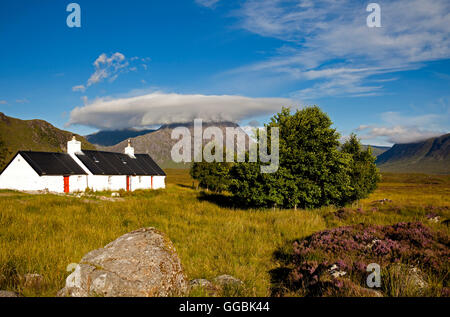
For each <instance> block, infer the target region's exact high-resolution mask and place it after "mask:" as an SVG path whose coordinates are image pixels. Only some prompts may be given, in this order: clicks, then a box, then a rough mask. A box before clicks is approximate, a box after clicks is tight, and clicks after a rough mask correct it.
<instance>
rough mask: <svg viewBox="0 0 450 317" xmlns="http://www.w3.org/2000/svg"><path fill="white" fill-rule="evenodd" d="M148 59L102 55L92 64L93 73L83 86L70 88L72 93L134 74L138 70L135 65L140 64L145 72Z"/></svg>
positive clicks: (115, 54) (122, 55) (117, 53)
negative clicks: (124, 74) (125, 74)
mask: <svg viewBox="0 0 450 317" xmlns="http://www.w3.org/2000/svg"><path fill="white" fill-rule="evenodd" d="M149 61H150V58H149V57H142V58H141V57H137V56H134V57H131V58H129V59H127V58H126V57H125V55H124V54H122V53H120V52H116V53H114V54H111V56H108V55H107V54H105V53H103V54H100V56H98V57H97V59H96V60H95V61H94V63H93V64H92V65H93V66H94V68H95V71H94V73H93V74H92V75H91V76H90V77H89V79H88V80H87V83H86V84H85V85H77V86H74V87H72V90H73V91H81V92H84V91H85V90H86V89H87V88H88V87H90V86H92V85H95V84H98V83H100V82H103V81H105V80H108V81H109V82H113V81H114V80H116V79H117V78H118V77H119V75H120V74H122V73H127V72H132V71H133V72H134V71H137V70H138V67H137V65H138V64H139V63H141V65H142V67H143V68H144V69H145V70H147V68H148V66H147V64H145V63H146V62H149Z"/></svg>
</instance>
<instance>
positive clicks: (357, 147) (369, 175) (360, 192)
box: [342, 134, 381, 202]
mask: <svg viewBox="0 0 450 317" xmlns="http://www.w3.org/2000/svg"><path fill="white" fill-rule="evenodd" d="M342 152H344V153H348V154H350V155H351V157H352V163H351V165H350V166H351V170H350V177H351V184H352V191H351V193H350V195H349V197H348V198H347V200H348V202H350V201H355V200H359V199H362V198H366V197H367V196H369V194H370V193H371V192H373V191H374V190H375V189H376V188H377V184H378V182H379V181H380V179H381V176H380V173H379V172H378V169H377V167H376V165H375V160H376V158H375V156H373V155H372V149H371V147H370V146H369V147H368V148H367V149H366V150H365V151H364V150H362V147H361V143H360V140H359V139H358V138H357V136H356V135H355V134H352V135H350V138H349V139H348V140H347V141H346V142H345V143H344V144H343V145H342Z"/></svg>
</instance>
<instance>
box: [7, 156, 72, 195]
mask: <svg viewBox="0 0 450 317" xmlns="http://www.w3.org/2000/svg"><path fill="white" fill-rule="evenodd" d="M0 189H15V190H43V189H45V187H44V184H43V183H42V180H41V178H40V177H39V175H38V174H37V173H36V171H35V170H34V169H33V168H32V167H31V166H30V165H29V164H28V163H27V161H25V160H24V158H23V157H22V156H21V155H20V154H18V155H17V156H16V157H15V158H14V160H13V161H12V162H11V163H10V164H9V165H8V167H7V168H6V169H5V170H4V171H3V173H2V174H1V175H0ZM63 189H64V188H63Z"/></svg>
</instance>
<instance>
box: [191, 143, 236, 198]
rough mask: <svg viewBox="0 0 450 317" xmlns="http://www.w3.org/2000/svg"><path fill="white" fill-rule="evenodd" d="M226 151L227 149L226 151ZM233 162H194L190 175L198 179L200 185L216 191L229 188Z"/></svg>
mask: <svg viewBox="0 0 450 317" xmlns="http://www.w3.org/2000/svg"><path fill="white" fill-rule="evenodd" d="M224 153H225V151H224ZM231 165H232V163H229V162H225V155H224V160H223V162H206V161H205V160H202V161H201V162H194V163H193V164H192V166H191V169H190V175H191V177H192V178H193V179H195V180H197V181H198V186H199V187H200V188H204V189H207V190H211V191H213V192H216V193H220V192H223V191H226V190H228V186H229V184H230V175H229V174H230V169H231Z"/></svg>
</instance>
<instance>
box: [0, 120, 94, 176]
mask: <svg viewBox="0 0 450 317" xmlns="http://www.w3.org/2000/svg"><path fill="white" fill-rule="evenodd" d="M72 135H73V133H72V132H69V131H64V130H60V129H58V128H56V127H54V126H53V125H51V124H50V123H48V122H46V121H44V120H20V119H16V118H12V117H8V116H6V115H5V114H3V113H1V112H0V169H2V168H3V167H4V166H5V165H6V164H7V163H8V162H9V160H10V159H11V158H12V157H13V156H14V155H15V154H16V153H17V151H19V150H32V151H46V152H63V151H66V147H67V141H69V140H70V139H71V137H72ZM75 136H76V137H77V140H79V141H81V146H82V148H83V149H90V150H94V149H95V146H94V145H92V144H91V143H89V142H88V141H86V139H85V138H84V137H82V136H79V135H76V134H75Z"/></svg>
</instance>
